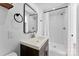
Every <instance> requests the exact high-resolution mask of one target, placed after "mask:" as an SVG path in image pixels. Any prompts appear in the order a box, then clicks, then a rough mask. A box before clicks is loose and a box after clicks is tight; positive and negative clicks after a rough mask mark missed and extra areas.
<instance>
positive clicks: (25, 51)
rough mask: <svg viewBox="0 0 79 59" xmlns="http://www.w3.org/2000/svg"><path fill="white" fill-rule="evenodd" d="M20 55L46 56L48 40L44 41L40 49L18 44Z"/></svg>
mask: <svg viewBox="0 0 79 59" xmlns="http://www.w3.org/2000/svg"><path fill="white" fill-rule="evenodd" d="M20 48H21V50H20V54H21V56H48V40H47V41H46V42H45V43H44V45H43V46H42V47H41V49H40V50H37V49H34V48H31V47H28V46H25V45H23V44H20Z"/></svg>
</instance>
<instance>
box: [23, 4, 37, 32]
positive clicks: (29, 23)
mask: <svg viewBox="0 0 79 59" xmlns="http://www.w3.org/2000/svg"><path fill="white" fill-rule="evenodd" d="M37 24H38V14H37V12H36V11H35V10H34V9H33V8H32V7H31V6H30V5H29V4H27V3H25V4H24V22H23V25H24V26H23V27H24V33H34V32H37Z"/></svg>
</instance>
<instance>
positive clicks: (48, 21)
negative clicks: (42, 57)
mask: <svg viewBox="0 0 79 59" xmlns="http://www.w3.org/2000/svg"><path fill="white" fill-rule="evenodd" d="M74 15H75V16H74ZM44 16H45V20H44V26H43V27H44V35H45V36H48V37H49V56H68V55H76V45H75V44H76V4H62V5H61V6H58V7H56V8H53V9H52V10H49V11H46V12H44ZM72 33H73V34H72Z"/></svg>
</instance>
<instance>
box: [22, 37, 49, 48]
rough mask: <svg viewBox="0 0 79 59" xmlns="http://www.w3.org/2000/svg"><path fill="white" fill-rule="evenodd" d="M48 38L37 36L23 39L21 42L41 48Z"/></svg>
mask: <svg viewBox="0 0 79 59" xmlns="http://www.w3.org/2000/svg"><path fill="white" fill-rule="evenodd" d="M47 40H48V38H45V37H35V38H30V39H26V40H21V44H23V45H25V46H28V47H31V48H34V49H37V50H40V49H41V47H42V46H43V45H44V43H45V42H46V41H47Z"/></svg>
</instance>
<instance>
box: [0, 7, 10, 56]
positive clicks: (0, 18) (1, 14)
mask: <svg viewBox="0 0 79 59" xmlns="http://www.w3.org/2000/svg"><path fill="white" fill-rule="evenodd" d="M7 13H8V10H7V9H5V8H3V7H1V6H0V55H4V54H6V53H7V52H8V51H9V49H8V47H7V46H8V45H9V43H8V41H7V40H8V35H7V29H6V26H5V25H6V24H5V23H6V21H7V19H6V17H7Z"/></svg>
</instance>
